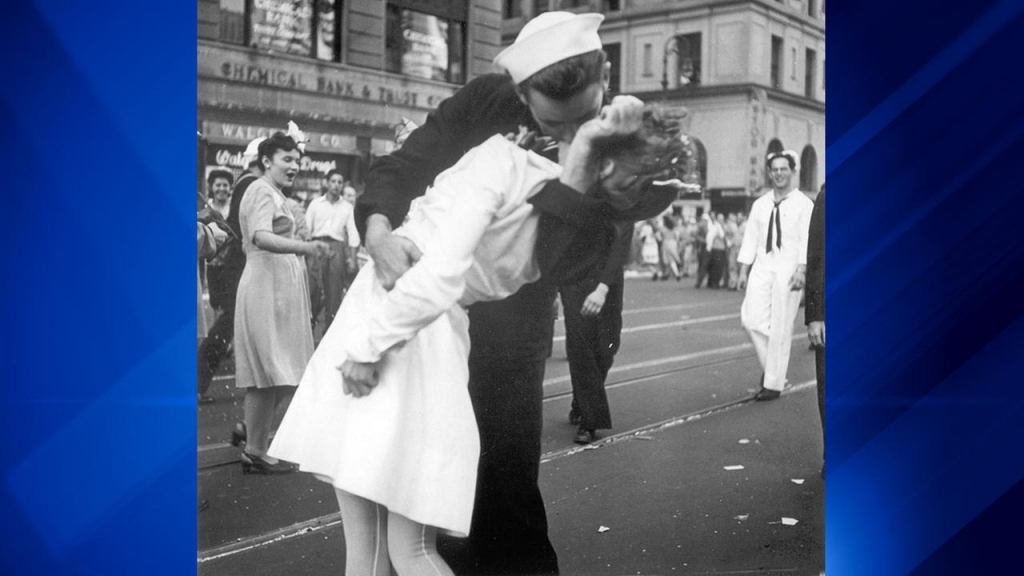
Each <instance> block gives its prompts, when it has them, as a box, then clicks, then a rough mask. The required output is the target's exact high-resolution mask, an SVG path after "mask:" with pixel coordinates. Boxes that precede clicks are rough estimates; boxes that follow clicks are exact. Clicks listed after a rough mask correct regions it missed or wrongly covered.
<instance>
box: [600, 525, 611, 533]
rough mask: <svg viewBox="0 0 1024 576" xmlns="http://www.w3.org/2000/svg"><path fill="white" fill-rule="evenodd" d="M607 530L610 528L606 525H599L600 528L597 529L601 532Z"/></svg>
mask: <svg viewBox="0 0 1024 576" xmlns="http://www.w3.org/2000/svg"><path fill="white" fill-rule="evenodd" d="M609 530H611V528H609V527H607V526H601V527H600V528H598V529H597V531H598V532H601V533H604V532H607V531H609Z"/></svg>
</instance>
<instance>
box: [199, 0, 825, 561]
mask: <svg viewBox="0 0 1024 576" xmlns="http://www.w3.org/2000/svg"><path fill="white" fill-rule="evenodd" d="M197 33H198V43H197V100H196V106H197V118H196V124H197V126H196V130H197V136H196V137H197V151H198V153H197V158H196V188H197V234H196V236H197V283H196V286H197V288H196V305H197V326H198V333H197V348H196V359H197V390H196V400H197V440H198V445H197V470H196V473H197V496H198V497H197V502H196V506H197V528H198V541H197V566H198V574H199V575H200V576H243V575H244V576H259V575H279V574H290V575H307V574H309V575H312V574H335V575H338V576H342V575H344V576H364V575H365V576H391V575H396V576H418V575H458V576H470V575H508V576H512V575H548V576H549V575H556V574H562V575H581V576H587V575H609V576H619V575H647V576H651V575H669V574H673V575H674V574H681V575H685V574H695V575H696V574H730V575H740V574H744V575H746V574H772V575H781V574H787V575H788V574H794V575H818V574H824V573H825V480H826V468H825V448H824V446H825V433H824V431H825V409H824V398H825V396H824V394H825V332H826V331H825V248H824V246H825V178H824V175H825V159H824V151H825V78H824V70H825V6H824V1H818V0H198V22H197ZM186 127H187V126H186ZM189 137H191V136H190V135H189ZM836 198H837V200H836V201H838V198H839V196H837V197H836ZM186 224H188V225H189V226H190V225H191V224H190V223H188V222H186ZM189 250H191V248H189ZM189 262H191V256H190V255H189ZM188 305H189V306H191V303H188ZM190 330H191V329H190ZM186 336H188V335H186ZM186 344H188V342H187V341H186ZM189 393H190V392H189Z"/></svg>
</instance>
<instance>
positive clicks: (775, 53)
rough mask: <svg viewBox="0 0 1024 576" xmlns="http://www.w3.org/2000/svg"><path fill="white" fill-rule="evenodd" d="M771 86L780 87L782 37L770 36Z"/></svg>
mask: <svg viewBox="0 0 1024 576" xmlns="http://www.w3.org/2000/svg"><path fill="white" fill-rule="evenodd" d="M772 88H782V38H780V37H778V36H772Z"/></svg>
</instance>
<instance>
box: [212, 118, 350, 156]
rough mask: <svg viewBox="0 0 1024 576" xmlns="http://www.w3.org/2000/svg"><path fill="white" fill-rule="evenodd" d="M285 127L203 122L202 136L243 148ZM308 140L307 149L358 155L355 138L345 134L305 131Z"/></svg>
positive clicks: (281, 130) (284, 129) (282, 130)
mask: <svg viewBox="0 0 1024 576" xmlns="http://www.w3.org/2000/svg"><path fill="white" fill-rule="evenodd" d="M284 131H286V127H284V126H281V127H278V128H272V127H269V126H251V125H247V124H230V123H227V122H213V121H209V120H207V121H204V122H203V134H204V135H205V136H206V137H207V138H212V139H214V140H229V141H235V142H238V143H240V144H242V145H243V146H244V145H245V144H248V143H249V142H250V141H252V140H254V139H256V138H266V137H268V136H270V135H271V134H273V133H274V132H284ZM306 136H307V137H308V138H309V143H308V148H309V149H311V150H317V149H319V150H323V151H325V152H326V151H331V152H343V153H346V154H359V149H358V147H357V145H356V137H355V136H349V135H345V134H327V133H324V132H311V131H306Z"/></svg>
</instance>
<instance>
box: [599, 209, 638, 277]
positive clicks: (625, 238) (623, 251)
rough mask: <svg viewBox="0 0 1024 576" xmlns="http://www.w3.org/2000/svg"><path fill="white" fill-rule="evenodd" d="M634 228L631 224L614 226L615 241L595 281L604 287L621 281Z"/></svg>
mask: <svg viewBox="0 0 1024 576" xmlns="http://www.w3.org/2000/svg"><path fill="white" fill-rule="evenodd" d="M634 227H635V224H633V223H632V222H628V223H617V224H615V233H616V237H615V240H614V242H613V243H612V246H611V251H610V253H609V254H608V260H607V261H606V262H605V264H604V268H603V269H602V270H601V272H600V273H599V274H598V276H597V281H598V282H601V283H603V284H604V285H605V286H611V285H612V284H613V283H615V282H619V281H620V280H621V279H622V269H623V267H625V265H626V261H627V260H629V250H630V248H631V247H632V246H633V228H634Z"/></svg>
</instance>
